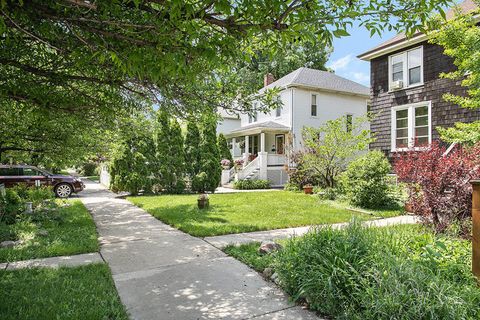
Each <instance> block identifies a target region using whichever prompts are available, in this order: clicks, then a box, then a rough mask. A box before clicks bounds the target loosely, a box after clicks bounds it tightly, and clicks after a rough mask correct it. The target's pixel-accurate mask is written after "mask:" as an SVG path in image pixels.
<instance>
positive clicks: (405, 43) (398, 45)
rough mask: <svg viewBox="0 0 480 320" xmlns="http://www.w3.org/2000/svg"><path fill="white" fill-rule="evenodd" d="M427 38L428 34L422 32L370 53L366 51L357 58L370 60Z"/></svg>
mask: <svg viewBox="0 0 480 320" xmlns="http://www.w3.org/2000/svg"><path fill="white" fill-rule="evenodd" d="M426 40H428V37H427V35H426V34H424V33H422V34H419V35H417V36H414V37H412V38H410V39H407V38H404V39H403V40H399V41H400V42H399V43H396V44H393V45H388V46H386V47H385V48H382V49H378V50H375V49H374V51H372V52H370V53H369V52H366V53H364V54H361V55H358V56H357V58H359V59H360V60H363V61H370V60H372V59H374V58H378V57H381V56H383V55H386V54H389V53H392V52H394V51H397V50H401V49H404V48H407V47H409V46H413V45H415V44H417V43H420V42H422V41H426Z"/></svg>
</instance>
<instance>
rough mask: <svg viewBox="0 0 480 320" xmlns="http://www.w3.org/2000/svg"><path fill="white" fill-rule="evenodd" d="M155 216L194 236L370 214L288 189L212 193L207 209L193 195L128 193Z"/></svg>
mask: <svg viewBox="0 0 480 320" xmlns="http://www.w3.org/2000/svg"><path fill="white" fill-rule="evenodd" d="M127 199H128V200H129V201H131V202H132V203H134V204H135V205H137V206H139V207H142V208H144V209H145V210H147V211H148V212H150V214H152V215H153V216H155V217H156V218H157V219H159V220H161V221H163V222H165V223H167V224H169V225H172V226H174V227H175V228H178V229H180V230H182V231H185V232H187V233H189V234H191V235H194V236H198V237H206V236H214V235H222V234H230V233H241V232H251V231H259V230H271V229H280V228H288V227H298V226H306V225H314V224H327V223H328V224H330V223H337V222H345V221H349V220H350V219H351V218H352V217H353V216H357V217H359V218H360V219H372V218H374V217H372V216H370V215H366V214H362V213H355V212H352V211H349V210H346V209H345V208H340V207H334V206H332V205H330V204H328V203H324V202H321V201H320V200H319V199H318V197H317V196H310V195H305V194H301V193H294V192H288V191H271V192H249V193H230V194H214V195H211V196H210V209H208V210H199V209H197V195H161V196H142V197H128V198H127Z"/></svg>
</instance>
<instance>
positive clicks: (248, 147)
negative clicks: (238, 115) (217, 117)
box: [243, 136, 250, 167]
mask: <svg viewBox="0 0 480 320" xmlns="http://www.w3.org/2000/svg"><path fill="white" fill-rule="evenodd" d="M249 137H250V136H245V152H244V153H243V166H244V167H245V166H246V165H247V163H248V156H249V150H250V142H249Z"/></svg>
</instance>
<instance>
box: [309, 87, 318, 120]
mask: <svg viewBox="0 0 480 320" xmlns="http://www.w3.org/2000/svg"><path fill="white" fill-rule="evenodd" d="M313 97H315V104H313V103H312V100H313ZM313 106H315V115H313V114H312V111H313ZM310 117H312V118H317V117H318V94H315V93H312V94H311V95H310Z"/></svg>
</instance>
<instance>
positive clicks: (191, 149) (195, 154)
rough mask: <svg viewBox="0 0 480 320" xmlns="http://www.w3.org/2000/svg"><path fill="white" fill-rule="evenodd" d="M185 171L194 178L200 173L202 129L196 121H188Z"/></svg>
mask: <svg viewBox="0 0 480 320" xmlns="http://www.w3.org/2000/svg"><path fill="white" fill-rule="evenodd" d="M184 145H185V172H186V174H187V175H188V176H189V177H190V178H191V179H193V177H195V176H196V175H197V174H199V173H200V161H201V155H200V131H199V130H198V126H197V124H196V123H195V122H193V121H189V122H188V123H187V134H186V136H185V143H184Z"/></svg>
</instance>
